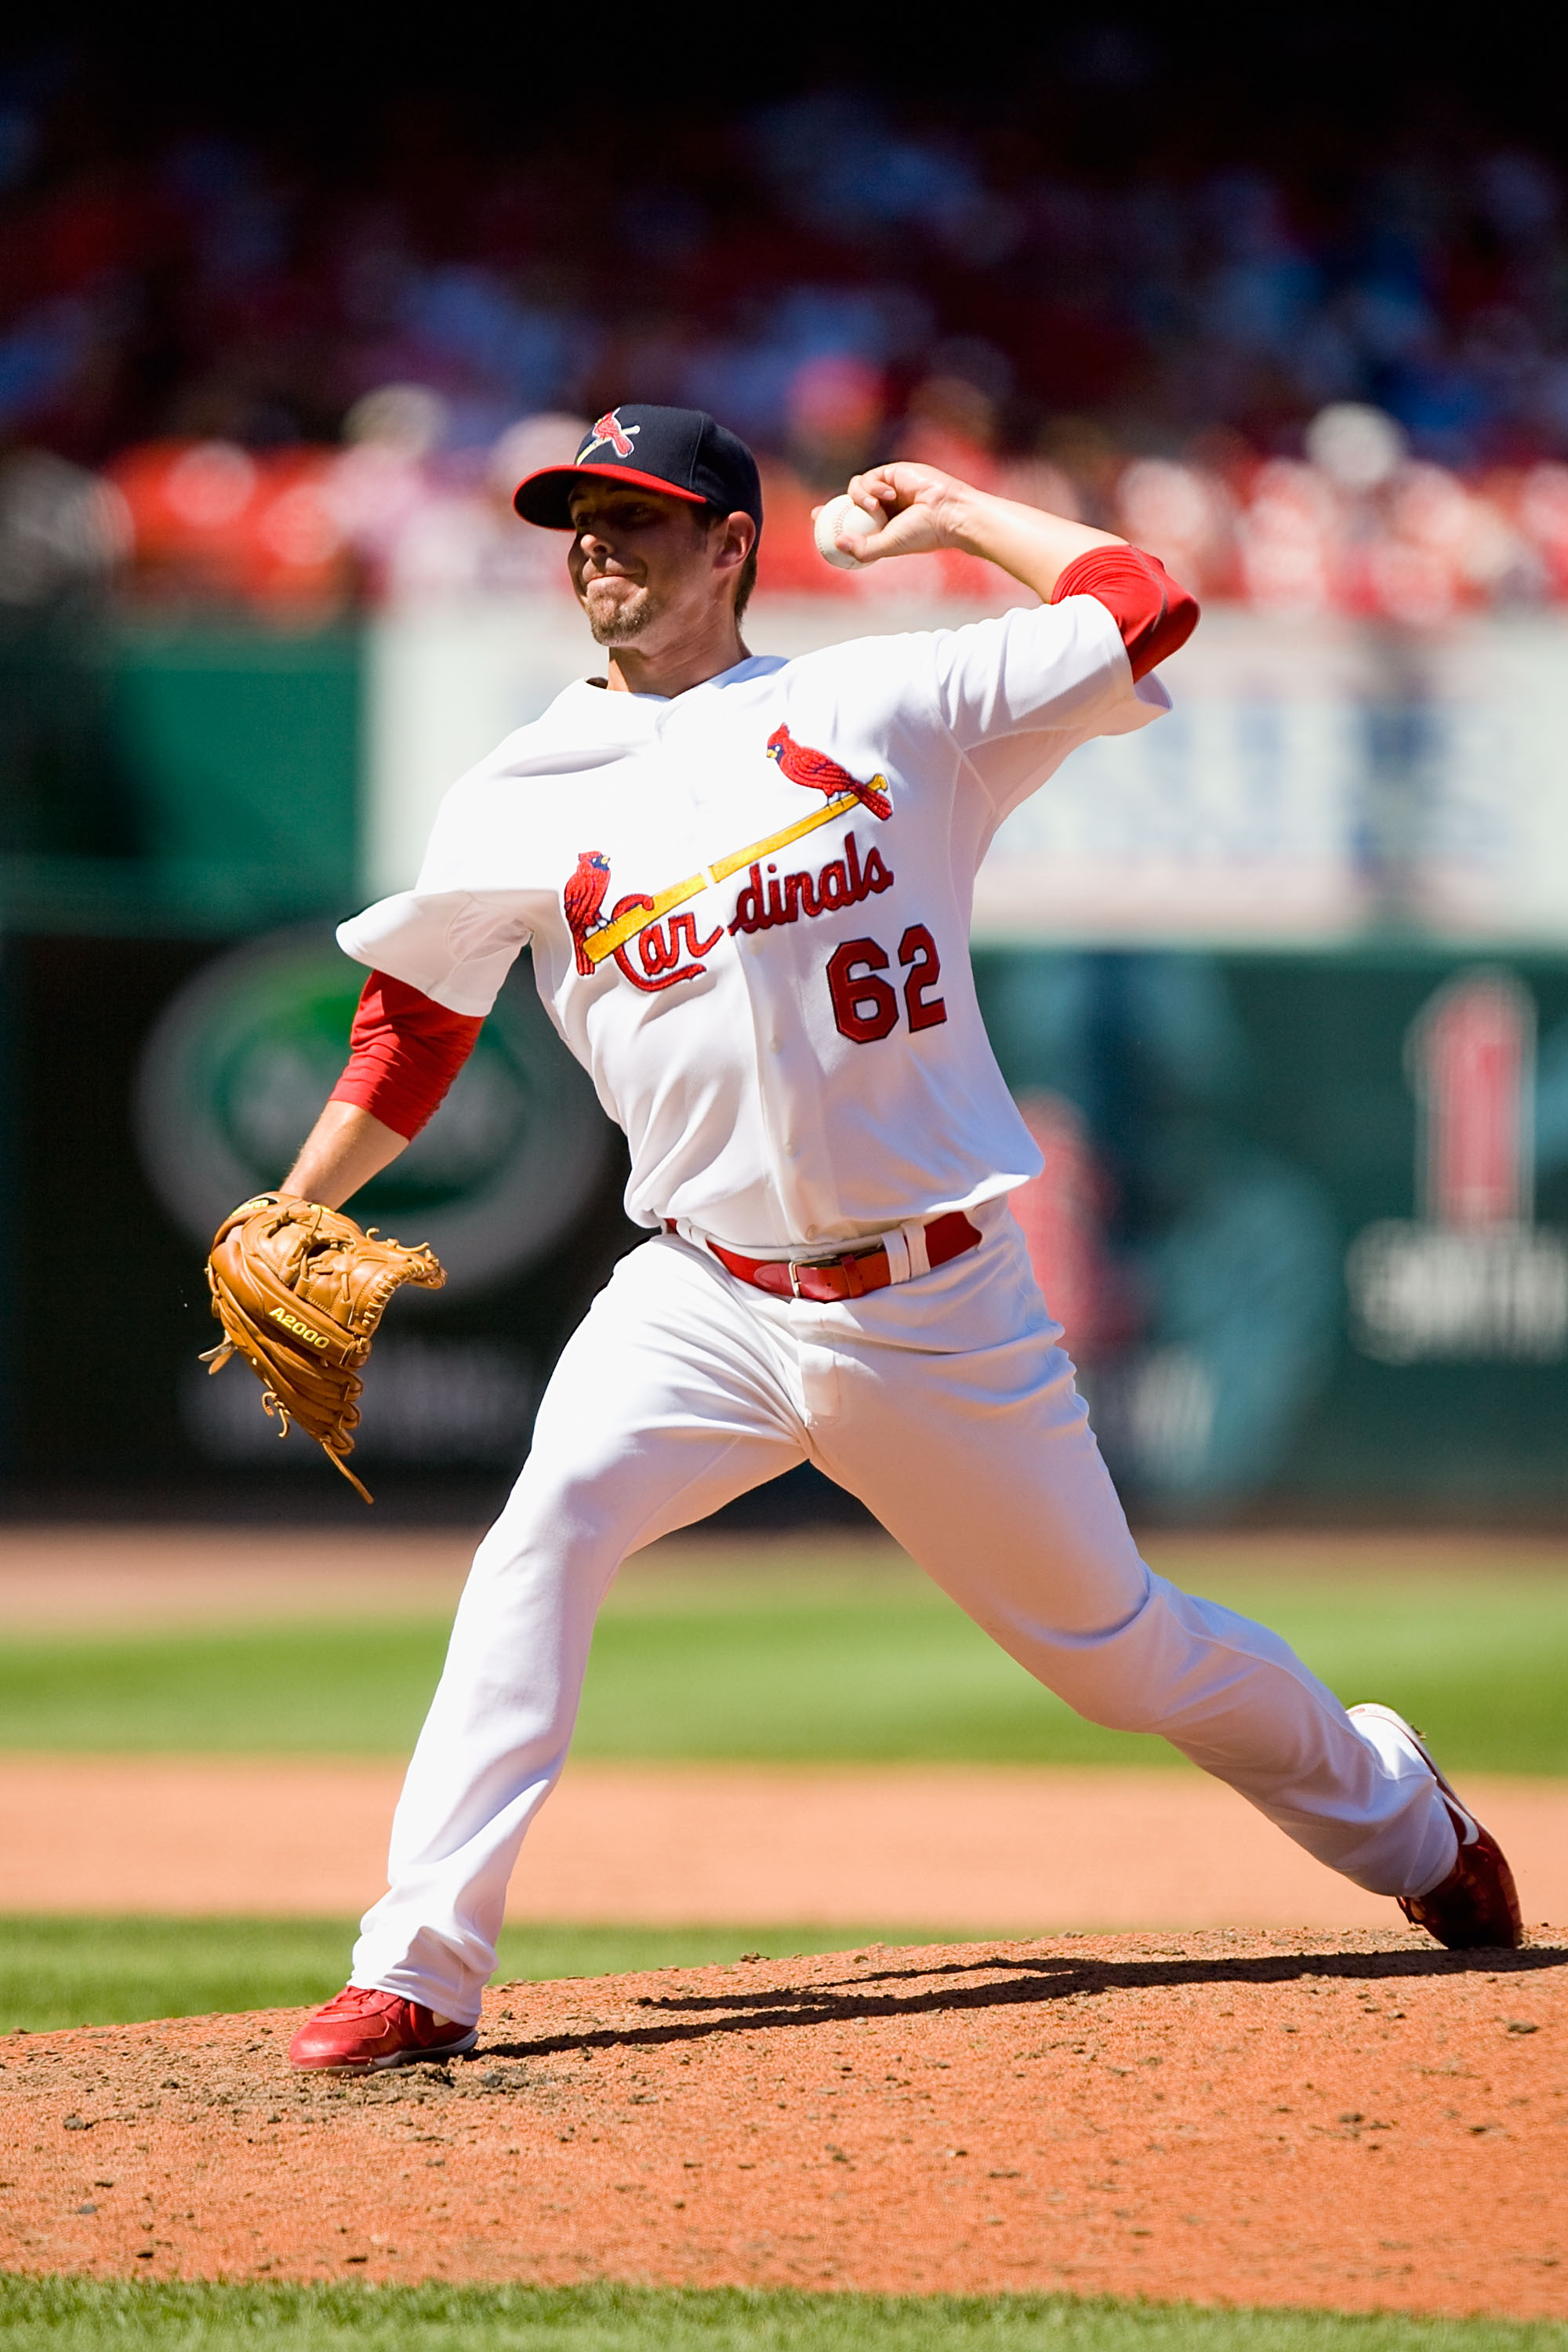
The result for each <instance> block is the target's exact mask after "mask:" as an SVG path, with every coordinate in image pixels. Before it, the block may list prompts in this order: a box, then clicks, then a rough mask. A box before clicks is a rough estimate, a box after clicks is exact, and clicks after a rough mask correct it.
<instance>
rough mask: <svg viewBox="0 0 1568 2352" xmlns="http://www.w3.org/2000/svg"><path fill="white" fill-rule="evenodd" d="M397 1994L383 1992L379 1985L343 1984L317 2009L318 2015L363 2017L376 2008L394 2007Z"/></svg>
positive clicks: (386, 2008) (396, 2002) (396, 2001)
mask: <svg viewBox="0 0 1568 2352" xmlns="http://www.w3.org/2000/svg"><path fill="white" fill-rule="evenodd" d="M398 2001H399V1995H398V1994H396V1993H395V1992H383V1991H382V1990H381V1988H380V1986H379V1985H353V1984H352V1985H344V1987H343V1989H342V1992H340V1993H337V1994H334V1996H333V1998H332V1999H331V2000H330V2001H328V2003H327V2005H326V2007H325V2008H324V2009H321V2010H318V2011H317V2012H316V2013H317V2015H318V2016H319V2017H363V2016H365V2015H366V2014H367V2013H368V2012H370V2011H377V2010H388V2009H395V2008H396V2007H397V2006H398Z"/></svg>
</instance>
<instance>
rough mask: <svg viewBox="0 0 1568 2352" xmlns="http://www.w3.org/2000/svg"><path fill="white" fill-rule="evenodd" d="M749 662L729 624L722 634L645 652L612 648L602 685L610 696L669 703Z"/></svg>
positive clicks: (706, 633)
mask: <svg viewBox="0 0 1568 2352" xmlns="http://www.w3.org/2000/svg"><path fill="white" fill-rule="evenodd" d="M749 658H750V656H749V655H748V654H747V652H746V648H745V646H743V645H742V642H741V632H740V630H739V629H738V628H737V627H736V626H735V625H734V623H733V622H732V621H731V622H730V623H728V625H726V627H725V628H724V629H723V630H722V631H717V630H715V631H707V630H705V631H704V632H703V633H702V635H701V636H700V638H696V637H687V638H682V639H681V640H680V641H679V643H677V644H675V645H672V646H658V647H655V648H649V649H646V650H645V649H644V648H643V647H642V646H637V645H629V646H612V648H611V649H610V654H609V677H608V678H607V679H606V681H605V683H606V684H607V686H608V688H609V690H610V692H611V693H612V694H656V695H659V696H662V697H663V698H665V699H666V700H669V699H670V698H673V697H674V696H675V695H678V694H685V693H686V692H687V690H688V689H689V688H691V687H694V686H704V685H706V683H707V681H708V680H709V679H710V677H722V676H723V674H724V672H725V671H726V670H727V669H733V668H734V667H735V665H736V663H737V662H743V661H746V660H748V659H749Z"/></svg>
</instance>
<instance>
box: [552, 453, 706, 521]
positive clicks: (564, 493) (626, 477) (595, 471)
mask: <svg viewBox="0 0 1568 2352" xmlns="http://www.w3.org/2000/svg"><path fill="white" fill-rule="evenodd" d="M588 475H591V476H592V477H593V478H594V479H595V481H600V482H624V483H629V484H630V485H631V486H632V487H633V488H636V489H639V490H658V493H659V495H660V497H661V498H667V499H683V500H684V501H685V503H686V504H687V505H688V506H689V507H705V506H706V505H707V504H708V501H707V499H705V498H704V497H703V496H702V494H701V492H700V490H683V489H681V488H680V487H679V484H677V483H675V482H665V481H661V480H660V479H659V477H658V475H657V474H641V473H639V472H638V471H637V467H635V466H543V467H541V468H540V470H539V472H538V473H537V474H530V475H529V476H528V477H527V478H526V479H525V480H523V481H521V482H519V484H518V486H517V488H516V490H515V491H514V492H513V494H512V501H511V502H512V505H513V506H514V507H515V508H516V509H517V511H518V513H519V514H520V515H521V517H522V519H523V520H524V522H533V523H537V524H538V525H539V527H540V529H541V530H571V528H572V517H571V514H570V513H569V512H568V511H567V501H568V499H570V497H571V495H572V485H573V483H574V482H580V481H582V480H583V479H584V477H585V476H588ZM545 485H548V486H549V487H548V488H545V487H544V486H545ZM527 490H538V491H539V492H540V496H539V497H538V498H536V499H530V501H529V503H528V505H527V506H524V504H523V493H524V492H525V491H527Z"/></svg>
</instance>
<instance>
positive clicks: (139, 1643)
mask: <svg viewBox="0 0 1568 2352" xmlns="http://www.w3.org/2000/svg"><path fill="white" fill-rule="evenodd" d="M1191 1581H1192V1582H1193V1584H1194V1586H1195V1588H1196V1589H1198V1590H1200V1591H1203V1590H1206V1591H1209V1592H1211V1593H1212V1594H1213V1596H1214V1597H1215V1598H1216V1599H1220V1600H1224V1601H1228V1602H1229V1603H1230V1604H1231V1605H1232V1606H1234V1607H1237V1608H1241V1609H1243V1610H1246V1611H1247V1612H1248V1613H1250V1614H1253V1615H1257V1616H1260V1617H1262V1618H1264V1619H1265V1620H1266V1622H1268V1623H1270V1624H1272V1625H1274V1626H1276V1627H1277V1628H1278V1629H1279V1631H1280V1632H1281V1633H1285V1634H1286V1635H1287V1637H1288V1638H1289V1639H1290V1640H1292V1641H1293V1642H1294V1643H1296V1645H1297V1647H1298V1648H1299V1649H1300V1652H1301V1654H1302V1655H1303V1656H1304V1657H1305V1658H1306V1660H1307V1661H1308V1663H1309V1664H1310V1665H1311V1666H1312V1667H1313V1668H1314V1669H1315V1670H1316V1672H1318V1673H1319V1674H1321V1675H1322V1676H1323V1677H1324V1679H1325V1680H1326V1681H1328V1682H1329V1683H1330V1684H1331V1685H1332V1686H1333V1687H1334V1688H1335V1689H1337V1690H1338V1691H1339V1692H1340V1693H1341V1695H1342V1696H1343V1697H1345V1698H1347V1699H1357V1698H1366V1697H1377V1698H1382V1699H1386V1700H1388V1701H1390V1702H1392V1704H1394V1706H1398V1707H1400V1708H1402V1709H1403V1710H1404V1711H1405V1713H1406V1714H1408V1715H1409V1716H1411V1717H1413V1718H1414V1720H1415V1722H1417V1723H1418V1724H1420V1725H1421V1726H1422V1727H1423V1728H1424V1729H1425V1730H1426V1732H1427V1733H1428V1735H1429V1736H1430V1737H1431V1738H1432V1739H1433V1741H1434V1742H1435V1743H1436V1746H1437V1748H1439V1750H1440V1753H1441V1755H1442V1758H1443V1760H1444V1761H1445V1763H1447V1764H1449V1765H1451V1766H1452V1767H1454V1768H1455V1769H1458V1770H1463V1771H1475V1770H1489V1771H1516V1772H1549V1773H1559V1772H1568V1709H1564V1707H1563V1704H1562V1694H1563V1688H1564V1687H1565V1686H1568V1579H1565V1580H1562V1581H1558V1580H1554V1579H1553V1578H1552V1577H1550V1576H1548V1575H1544V1574H1539V1573H1537V1574H1521V1573H1501V1574H1499V1573H1493V1574H1491V1575H1489V1576H1484V1577H1483V1576H1479V1575H1476V1576H1469V1577H1466V1576H1463V1575H1459V1574H1455V1573H1443V1574H1435V1575H1433V1576H1432V1577H1430V1578H1425V1579H1424V1578H1420V1577H1417V1576H1415V1575H1399V1576H1394V1577H1379V1576H1377V1575H1375V1574H1373V1575H1369V1576H1368V1577H1366V1578H1364V1579H1361V1580H1357V1579H1355V1578H1353V1577H1352V1576H1350V1575H1348V1574H1347V1575H1343V1576H1336V1577H1335V1578H1334V1579H1332V1580H1328V1579H1325V1578H1324V1577H1323V1576H1321V1575H1299V1576H1294V1577H1291V1576H1287V1575H1285V1574H1279V1575H1270V1576H1268V1578H1266V1579H1257V1580H1247V1581H1238V1580H1235V1579H1225V1580H1222V1579H1219V1578H1211V1579H1205V1578H1204V1577H1202V1576H1196V1577H1193V1578H1192V1579H1191ZM445 1641H446V1625H445V1623H444V1622H435V1621H417V1622H402V1623H391V1624H378V1625H374V1626H363V1625H358V1624H345V1623H342V1622H319V1623H312V1624H310V1625H292V1624H281V1625H272V1626H267V1627H252V1628H245V1627H239V1628H236V1627H226V1628H221V1629H217V1630H208V1631H204V1632H201V1633H167V1632H161V1633H156V1634H147V1635H139V1636H135V1637H131V1636H125V1635H121V1636H118V1637H101V1636H89V1637H86V1638H83V1639H69V1638H65V1637H61V1636H58V1635H57V1636H54V1637H51V1638H49V1639H47V1640H45V1639H40V1638H24V1639H21V1640H17V1641H15V1642H10V1643H0V1744H4V1745H5V1746H6V1747H11V1748H56V1749H75V1750H79V1751H92V1750H95V1751H98V1752H100V1753H103V1752H114V1751H116V1750H120V1751H141V1752H147V1751H150V1750H152V1751H156V1750H191V1751H197V1752H200V1751H204V1750H205V1751H208V1752H216V1751H227V1752H230V1753H247V1752H248V1753H258V1752H279V1751H289V1750H292V1751H294V1752H296V1753H311V1752H314V1753H318V1754H323V1753H337V1754H344V1753H352V1754H391V1755H401V1754H405V1753H406V1751H407V1749H408V1748H409V1747H410V1746H411V1745H412V1743H413V1739H414V1737H415V1734H416V1730H417V1728H418V1726H419V1722H420V1719H421V1717H422V1716H423V1713H424V1709H425V1706H426V1701H427V1699H428V1697H429V1695H430V1692H431V1690H432V1689H433V1687H434V1685H435V1682H436V1678H437V1675H438V1673H439V1671H440V1664H441V1656H442V1652H443V1648H444V1645H445ZM575 1752H576V1754H577V1755H579V1756H584V1757H601V1758H625V1759H634V1758H636V1759H652V1758H668V1759H675V1758H689V1759H710V1760H718V1759H762V1760H766V1759H773V1760H778V1761H792V1760H803V1761H806V1760H808V1761H811V1762H830V1761H834V1760H841V1761H846V1762H847V1761H856V1760H860V1761H891V1760H895V1759H930V1760H937V1761H941V1760H949V1761H957V1760H961V1759H963V1760H973V1761H981V1762H995V1763H1025V1762H1033V1763H1061V1764H1069V1763H1070V1764H1099V1763H1122V1762H1135V1763H1142V1764H1148V1763H1157V1762H1161V1761H1163V1760H1165V1759H1168V1758H1169V1757H1170V1751H1169V1750H1168V1749H1167V1748H1165V1747H1164V1745H1163V1742H1161V1741H1159V1740H1155V1739H1152V1738H1142V1737H1138V1736H1135V1735H1129V1734H1123V1733H1115V1732H1108V1731H1102V1730H1100V1729H1098V1728H1097V1727H1095V1726H1093V1725H1090V1724H1085V1723H1081V1722H1079V1719H1078V1718H1077V1717H1075V1716H1073V1715H1072V1714H1071V1713H1070V1712H1069V1711H1068V1708H1066V1707H1065V1706H1062V1705H1061V1704H1060V1703H1059V1702H1058V1701H1057V1700H1055V1699H1053V1698H1051V1697H1050V1696H1049V1695H1048V1694H1047V1693H1045V1692H1043V1691H1041V1690H1040V1689H1039V1688H1038V1687H1037V1685H1036V1684H1035V1683H1033V1682H1032V1681H1031V1680H1030V1678H1029V1677H1028V1676H1027V1675H1026V1674H1025V1673H1024V1672H1023V1671H1022V1669H1021V1668H1020V1667H1018V1666H1016V1665H1015V1664H1013V1663H1012V1661H1011V1660H1010V1659H1008V1658H1006V1657H1005V1656H1004V1655H1003V1654H1002V1652H1001V1651H999V1650H998V1649H996V1648H995V1647H994V1644H993V1643H990V1642H989V1641H987V1639H986V1638H985V1636H984V1634H983V1633H980V1632H979V1631H978V1630H977V1629H976V1628H975V1627H974V1626H973V1625H972V1624H971V1623H970V1622H969V1621H968V1619H966V1618H965V1617H963V1615H962V1614H961V1613H960V1612H958V1611H957V1610H956V1609H955V1608H954V1607H953V1606H952V1603H951V1602H950V1601H947V1600H946V1599H945V1598H944V1597H943V1596H942V1594H941V1593H939V1592H938V1591H936V1590H935V1589H934V1587H931V1586H928V1585H927V1584H925V1583H924V1582H923V1580H921V1579H919V1578H917V1577H915V1576H914V1575H913V1574H912V1573H910V1575H907V1576H904V1575H900V1574H899V1573H897V1572H896V1571H893V1572H889V1573H885V1574H879V1575H876V1576H868V1575H866V1574H864V1573H862V1574H859V1575H856V1574H854V1573H852V1572H847V1573H846V1574H845V1575H844V1576H843V1577H842V1578H839V1579H836V1578H834V1577H833V1576H831V1575H829V1574H826V1573H820V1572H819V1573H816V1574H800V1575H782V1574H780V1573H778V1572H777V1571H774V1570H760V1571H758V1572H757V1573H755V1574H753V1575H751V1576H749V1577H742V1576H739V1575H737V1576H735V1577H732V1578H726V1577H706V1578H697V1577H692V1578H688V1579H679V1578H678V1579H675V1580H670V1581H668V1583H662V1582H661V1581H660V1580H659V1579H658V1578H657V1577H649V1578H648V1579H647V1581H646V1583H645V1584H643V1585H641V1586H639V1585H638V1583H637V1580H636V1579H635V1578H634V1579H631V1580H627V1583H626V1585H625V1586H624V1587H623V1588H622V1590H621V1591H620V1592H619V1593H617V1594H616V1595H615V1596H613V1597H612V1601H611V1603H610V1606H609V1607H608V1609H607V1610H606V1612H605V1615H604V1617H603V1619H602V1620H601V1622H600V1626H599V1630H598V1633H597V1636H596V1638H595V1647H594V1659H593V1664H592V1666H591V1669H590V1672H589V1677H588V1686H587V1691H586V1694H585V1696H584V1708H583V1715H582V1719H581V1723H580V1727H579V1731H578V1736H577V1741H576V1748H575Z"/></svg>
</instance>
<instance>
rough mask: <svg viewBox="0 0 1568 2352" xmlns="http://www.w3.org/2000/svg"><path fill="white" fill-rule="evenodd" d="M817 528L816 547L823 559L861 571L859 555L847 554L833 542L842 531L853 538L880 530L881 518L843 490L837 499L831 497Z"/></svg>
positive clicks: (842, 568) (846, 569)
mask: <svg viewBox="0 0 1568 2352" xmlns="http://www.w3.org/2000/svg"><path fill="white" fill-rule="evenodd" d="M814 528H815V532H816V551H817V553H818V555H820V556H821V558H822V560H823V562H824V563H831V564H832V565H834V567H835V568H836V569H837V571H839V572H858V570H859V568H860V559H859V557H858V555H846V553H845V552H844V550H843V549H842V548H841V547H838V546H836V545H835V543H834V542H835V541H836V540H837V536H838V533H839V532H840V531H843V532H844V533H845V535H846V536H847V537H848V538H851V539H865V538H866V537H867V536H868V534H869V533H870V532H871V531H874V530H881V528H882V519H881V517H880V516H879V515H868V513H867V511H866V509H865V508H864V507H858V506H857V505H856V503H855V501H854V499H852V498H851V497H850V495H849V493H848V491H847V490H840V492H839V493H838V496H837V498H836V499H828V501H827V504H826V506H825V507H824V508H823V509H822V512H821V513H820V514H819V515H818V516H817V518H816V525H815V526H814Z"/></svg>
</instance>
